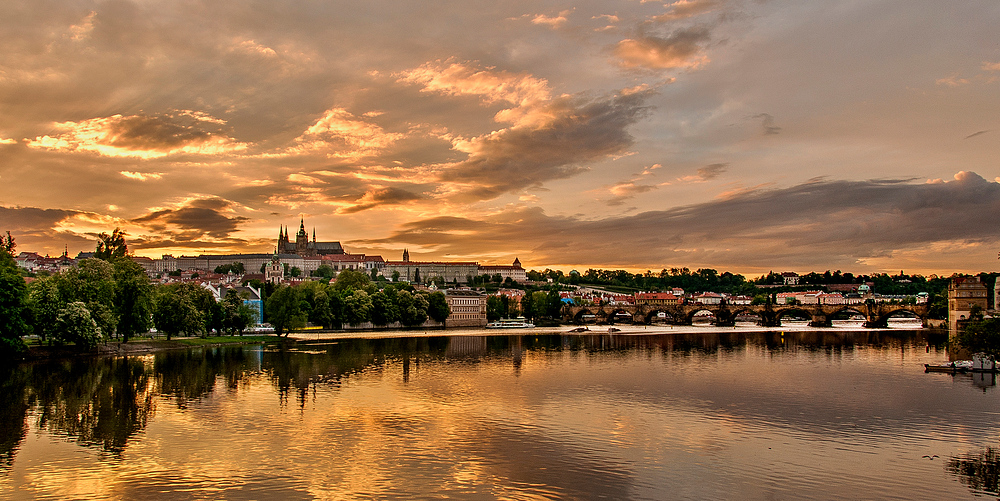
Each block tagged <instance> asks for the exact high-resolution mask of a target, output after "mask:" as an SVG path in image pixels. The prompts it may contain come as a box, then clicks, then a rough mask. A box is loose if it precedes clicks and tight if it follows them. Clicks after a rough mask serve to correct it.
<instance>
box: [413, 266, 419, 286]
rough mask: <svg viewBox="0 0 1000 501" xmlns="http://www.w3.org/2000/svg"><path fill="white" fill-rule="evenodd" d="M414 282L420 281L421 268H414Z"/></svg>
mask: <svg viewBox="0 0 1000 501" xmlns="http://www.w3.org/2000/svg"><path fill="white" fill-rule="evenodd" d="M413 283H415V284H419V283H420V268H416V269H414V270H413Z"/></svg>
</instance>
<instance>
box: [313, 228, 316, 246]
mask: <svg viewBox="0 0 1000 501" xmlns="http://www.w3.org/2000/svg"><path fill="white" fill-rule="evenodd" d="M313 243H316V227H315V226H313Z"/></svg>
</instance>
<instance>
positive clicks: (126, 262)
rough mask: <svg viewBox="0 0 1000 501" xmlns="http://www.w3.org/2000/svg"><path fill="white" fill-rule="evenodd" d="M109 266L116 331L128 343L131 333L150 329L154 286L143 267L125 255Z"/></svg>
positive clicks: (134, 333)
mask: <svg viewBox="0 0 1000 501" xmlns="http://www.w3.org/2000/svg"><path fill="white" fill-rule="evenodd" d="M112 267H113V272H114V275H113V276H114V283H115V303H114V305H115V313H116V314H117V315H118V334H119V335H121V336H122V339H123V341H124V342H126V343H127V342H128V340H129V338H131V337H132V336H134V335H136V334H140V333H143V332H148V331H149V325H150V317H151V315H152V310H153V305H152V296H153V286H152V285H151V284H150V283H149V277H148V276H147V275H146V270H145V269H143V267H142V266H140V265H139V264H138V263H136V262H135V261H133V260H132V259H130V258H128V257H123V258H118V259H115V260H113V261H112Z"/></svg>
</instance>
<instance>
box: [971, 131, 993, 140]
mask: <svg viewBox="0 0 1000 501" xmlns="http://www.w3.org/2000/svg"><path fill="white" fill-rule="evenodd" d="M987 132H992V131H989V130H981V131H978V132H973V133H972V134H969V135H968V136H965V139H972V138H974V137H976V136H982V135H983V134H986V133H987Z"/></svg>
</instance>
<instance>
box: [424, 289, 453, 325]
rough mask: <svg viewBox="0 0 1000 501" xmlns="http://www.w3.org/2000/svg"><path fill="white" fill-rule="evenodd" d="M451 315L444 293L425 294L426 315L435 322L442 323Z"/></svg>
mask: <svg viewBox="0 0 1000 501" xmlns="http://www.w3.org/2000/svg"><path fill="white" fill-rule="evenodd" d="M448 315H451V307H449V306H448V298H446V297H445V295H444V293H441V292H432V293H430V294H429V295H428V296H427V316H429V317H431V319H432V320H434V321H435V322H441V323H443V322H444V321H445V320H447V319H448Z"/></svg>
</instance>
